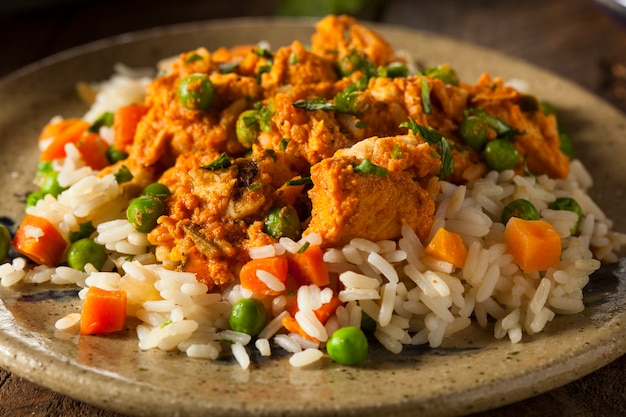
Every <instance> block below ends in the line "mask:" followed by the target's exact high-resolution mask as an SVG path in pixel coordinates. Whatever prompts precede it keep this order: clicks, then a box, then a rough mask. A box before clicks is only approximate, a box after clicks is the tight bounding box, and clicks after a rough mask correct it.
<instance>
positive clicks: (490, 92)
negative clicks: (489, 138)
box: [471, 74, 569, 178]
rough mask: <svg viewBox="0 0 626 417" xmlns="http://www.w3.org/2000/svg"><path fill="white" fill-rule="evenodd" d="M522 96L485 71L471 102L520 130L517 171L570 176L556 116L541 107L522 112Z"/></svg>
mask: <svg viewBox="0 0 626 417" xmlns="http://www.w3.org/2000/svg"><path fill="white" fill-rule="evenodd" d="M522 96H523V95H522V94H521V93H520V92H519V91H517V90H515V89H514V88H512V87H510V86H505V85H503V83H502V80H501V79H499V78H496V79H493V80H492V79H491V77H490V76H489V75H487V74H484V75H483V76H482V77H481V78H480V80H479V82H478V84H477V85H476V86H475V87H474V89H473V91H472V95H471V103H472V106H475V107H478V108H482V109H483V110H484V111H485V113H487V114H489V115H491V116H494V117H497V118H498V119H500V120H502V121H503V122H504V123H506V124H508V125H509V126H511V127H512V128H513V129H515V130H517V132H519V133H518V134H517V135H516V137H515V142H514V144H515V147H516V148H517V150H518V152H519V154H520V163H519V164H518V166H517V167H516V170H517V171H518V172H523V171H524V170H525V169H526V168H528V170H530V171H531V172H532V173H534V174H547V175H548V176H550V177H552V178H565V177H567V174H568V173H569V158H568V156H567V155H565V154H564V153H563V152H562V151H561V140H560V138H559V131H558V126H557V123H556V118H555V117H554V115H548V116H546V115H544V114H543V113H542V112H541V111H540V110H539V109H537V110H535V111H528V112H525V111H522V109H521V107H520V102H521V100H522ZM524 164H525V166H524Z"/></svg>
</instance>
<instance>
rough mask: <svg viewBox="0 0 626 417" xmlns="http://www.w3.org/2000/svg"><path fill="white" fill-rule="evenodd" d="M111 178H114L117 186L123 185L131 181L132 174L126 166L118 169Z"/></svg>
mask: <svg viewBox="0 0 626 417" xmlns="http://www.w3.org/2000/svg"><path fill="white" fill-rule="evenodd" d="M113 176H114V177H115V181H117V183H118V184H123V183H125V182H129V181H131V180H132V179H133V174H132V172H130V169H128V167H127V166H126V165H122V166H121V167H120V169H119V170H118V171H117V172H116V173H115V174H113Z"/></svg>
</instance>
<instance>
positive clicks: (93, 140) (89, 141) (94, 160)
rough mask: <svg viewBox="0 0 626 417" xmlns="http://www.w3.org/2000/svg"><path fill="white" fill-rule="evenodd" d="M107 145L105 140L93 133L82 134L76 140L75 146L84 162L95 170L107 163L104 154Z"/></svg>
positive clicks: (105, 165)
mask: <svg viewBox="0 0 626 417" xmlns="http://www.w3.org/2000/svg"><path fill="white" fill-rule="evenodd" d="M108 147H109V145H108V144H107V142H106V141H105V140H104V139H102V138H101V137H100V136H99V135H97V134H95V133H90V134H88V135H84V136H83V137H81V138H80V139H79V140H78V142H76V148H78V151H79V152H80V156H81V157H82V158H83V161H84V162H85V164H87V165H89V166H90V167H91V168H93V169H95V170H97V171H99V170H101V169H103V168H105V167H107V166H108V165H109V160H108V159H107V156H106V151H107V148H108Z"/></svg>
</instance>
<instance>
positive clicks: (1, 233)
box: [0, 224, 11, 261]
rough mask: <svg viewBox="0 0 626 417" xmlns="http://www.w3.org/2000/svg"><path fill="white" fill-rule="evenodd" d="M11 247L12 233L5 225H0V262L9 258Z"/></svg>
mask: <svg viewBox="0 0 626 417" xmlns="http://www.w3.org/2000/svg"><path fill="white" fill-rule="evenodd" d="M10 247H11V233H9V229H7V227H6V226H5V225H3V224H0V261H2V260H4V259H6V257H7V256H9V248H10Z"/></svg>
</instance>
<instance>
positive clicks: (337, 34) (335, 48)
mask: <svg viewBox="0 0 626 417" xmlns="http://www.w3.org/2000/svg"><path fill="white" fill-rule="evenodd" d="M316 29H317V30H316V32H315V34H314V35H313V37H312V38H311V43H312V51H313V53H315V54H317V55H319V56H321V57H324V58H326V59H328V60H329V61H340V60H341V59H342V58H345V57H348V56H349V55H350V54H352V53H353V51H360V52H363V53H365V55H366V56H367V57H368V58H369V60H370V61H371V62H372V63H373V64H374V67H378V66H380V65H386V64H387V63H389V62H391V61H393V60H398V59H397V58H396V57H395V54H394V50H393V48H392V47H391V45H389V44H388V43H387V41H385V40H384V39H383V38H382V37H381V36H380V35H379V34H377V33H376V32H374V31H373V30H371V29H368V28H367V27H365V26H363V25H361V24H359V23H357V21H356V19H354V18H352V17H349V16H345V15H343V16H328V17H325V18H324V19H322V20H320V21H319V22H318V23H317V25H316Z"/></svg>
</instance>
